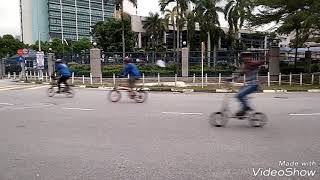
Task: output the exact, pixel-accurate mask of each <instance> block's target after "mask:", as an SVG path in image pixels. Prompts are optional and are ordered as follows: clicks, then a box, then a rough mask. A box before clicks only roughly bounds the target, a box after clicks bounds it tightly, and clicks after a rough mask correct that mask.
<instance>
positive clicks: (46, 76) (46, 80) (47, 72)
mask: <svg viewBox="0 0 320 180" xmlns="http://www.w3.org/2000/svg"><path fill="white" fill-rule="evenodd" d="M46 82H48V72H46Z"/></svg>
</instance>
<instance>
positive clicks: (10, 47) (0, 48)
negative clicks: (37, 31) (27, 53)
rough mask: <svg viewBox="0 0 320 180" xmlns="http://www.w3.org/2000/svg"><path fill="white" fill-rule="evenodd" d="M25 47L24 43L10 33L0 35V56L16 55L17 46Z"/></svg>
mask: <svg viewBox="0 0 320 180" xmlns="http://www.w3.org/2000/svg"><path fill="white" fill-rule="evenodd" d="M25 47H26V45H25V44H23V43H22V42H20V41H19V40H17V39H15V38H14V37H13V36H12V35H3V36H2V37H1V36H0V58H2V57H6V56H7V55H9V56H13V55H16V54H17V51H18V49H19V48H25Z"/></svg>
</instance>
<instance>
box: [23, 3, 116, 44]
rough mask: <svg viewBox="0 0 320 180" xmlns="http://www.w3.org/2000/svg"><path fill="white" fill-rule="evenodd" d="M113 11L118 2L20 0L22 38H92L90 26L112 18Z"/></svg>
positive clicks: (30, 42)
mask: <svg viewBox="0 0 320 180" xmlns="http://www.w3.org/2000/svg"><path fill="white" fill-rule="evenodd" d="M114 10H115V0H20V12H21V35H22V39H23V41H24V42H25V43H27V44H32V43H35V42H36V41H37V40H38V39H40V40H41V41H49V40H50V39H53V38H59V39H62V40H63V39H72V40H79V39H81V38H84V37H85V38H91V39H92V37H91V34H90V32H91V27H92V26H94V25H95V24H96V23H97V22H99V21H104V20H105V19H106V18H109V17H113V13H114Z"/></svg>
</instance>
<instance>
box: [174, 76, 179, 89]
mask: <svg viewBox="0 0 320 180" xmlns="http://www.w3.org/2000/svg"><path fill="white" fill-rule="evenodd" d="M177 76H178V75H177V74H175V75H174V86H175V87H177V81H178V77H177Z"/></svg>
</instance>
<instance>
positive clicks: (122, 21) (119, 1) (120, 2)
mask: <svg viewBox="0 0 320 180" xmlns="http://www.w3.org/2000/svg"><path fill="white" fill-rule="evenodd" d="M123 1H124V0H116V5H117V6H118V7H119V8H120V10H121V29H122V56H123V57H125V52H126V42H125V22H124V12H123V10H124V7H123ZM129 2H131V3H132V4H134V5H135V6H137V0H129Z"/></svg>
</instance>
